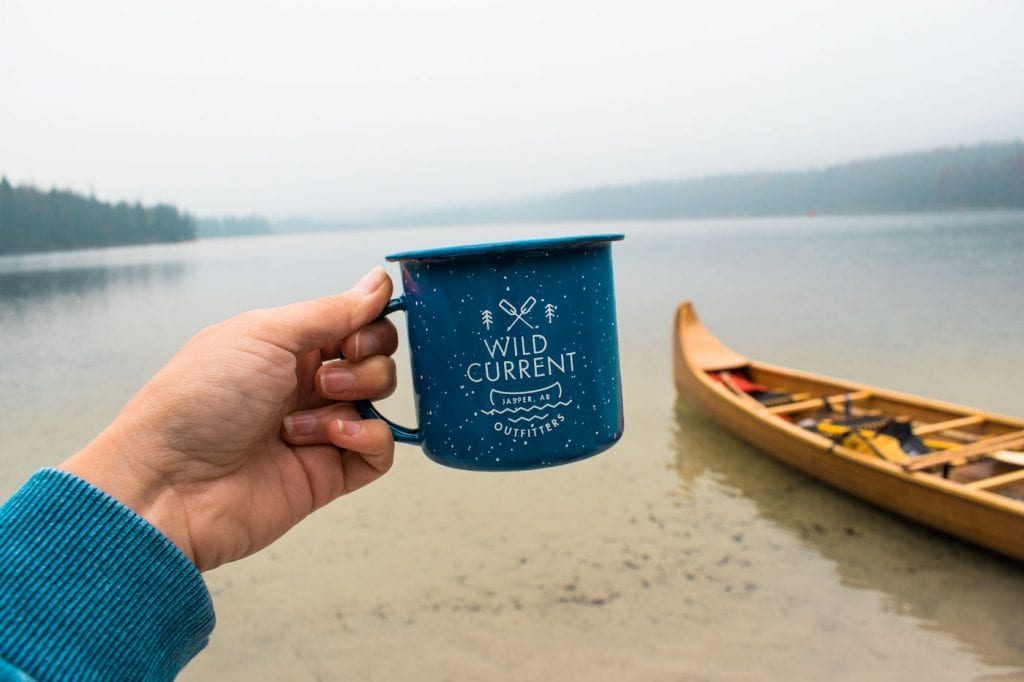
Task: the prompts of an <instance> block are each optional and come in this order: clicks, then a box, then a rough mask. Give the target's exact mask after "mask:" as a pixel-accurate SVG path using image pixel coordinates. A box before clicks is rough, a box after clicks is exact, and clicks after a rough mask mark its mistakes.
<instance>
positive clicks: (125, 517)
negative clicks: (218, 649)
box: [0, 469, 214, 680]
mask: <svg viewBox="0 0 1024 682" xmlns="http://www.w3.org/2000/svg"><path fill="white" fill-rule="evenodd" d="M213 624H214V615H213V605H212V603H211V600H210V594H209V592H208V591H207V589H206V585H205V583H204V582H203V579H202V576H201V575H200V574H199V571H198V570H196V567H195V566H194V565H193V564H192V562H191V561H189V560H188V559H187V558H186V557H185V555H184V554H182V553H181V551H180V550H179V549H178V548H177V547H176V546H175V545H174V544H173V543H172V542H171V541H170V540H168V539H167V538H166V537H165V536H164V535H163V534H162V533H160V532H159V531H158V530H156V528H154V527H153V526H151V525H150V524H149V523H148V522H146V521H145V520H144V519H143V518H142V517H140V516H139V515H137V514H136V513H135V512H133V511H131V510H130V509H128V508H127V507H125V506H124V505H122V504H121V503H120V502H118V501H117V500H115V499H113V498H112V497H110V496H109V495H107V494H106V493H104V492H102V491H100V490H99V489H97V488H95V487H93V486H92V485H90V484H88V483H86V482H85V481H83V480H81V479H79V478H77V477H75V476H72V475H71V474H68V473H66V472H63V471H58V470H56V469H43V470H41V471H39V472H38V473H36V474H35V475H34V476H32V478H30V479H29V480H28V482H27V483H26V484H25V485H24V486H23V487H22V488H21V489H20V490H18V492H16V493H15V494H14V496H13V497H11V499H10V500H8V501H7V503H6V504H4V505H3V506H2V507H0V659H3V660H4V661H6V662H7V663H8V664H10V665H11V666H13V667H14V668H16V669H19V670H21V671H23V672H24V673H26V674H27V675H29V676H31V677H32V678H34V679H37V680H58V679H59V680H69V679H74V680H93V679H95V680H122V679H124V680H167V679H172V678H173V677H174V676H175V675H176V674H177V673H178V672H179V671H180V670H181V668H182V667H184V665H185V664H186V663H188V661H189V660H191V659H192V658H193V657H194V656H195V655H196V654H198V653H199V652H200V651H201V650H202V649H203V647H205V646H206V644H207V642H208V641H209V637H210V633H211V632H212V631H213Z"/></svg>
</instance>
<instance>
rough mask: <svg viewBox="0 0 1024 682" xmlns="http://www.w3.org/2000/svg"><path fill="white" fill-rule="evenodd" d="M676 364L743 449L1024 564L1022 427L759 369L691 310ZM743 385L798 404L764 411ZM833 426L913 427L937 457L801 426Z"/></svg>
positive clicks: (687, 307) (854, 432)
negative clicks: (901, 453) (826, 423)
mask: <svg viewBox="0 0 1024 682" xmlns="http://www.w3.org/2000/svg"><path fill="white" fill-rule="evenodd" d="M673 355H674V372H675V382H676V386H677V388H678V390H679V393H680V395H681V396H683V397H685V398H686V399H688V400H691V401H692V402H694V403H696V404H697V405H698V406H699V407H700V408H702V409H703V410H704V411H705V412H706V413H707V414H709V415H710V416H711V417H712V418H713V419H715V420H716V421H718V422H719V423H720V424H721V425H722V426H724V427H725V428H727V429H728V430H730V431H732V432H733V433H734V434H736V435H737V436H739V437H740V438H742V439H743V440H746V441H748V442H749V443H751V444H753V445H755V446H757V447H758V448H760V449H761V450H763V451H765V452H766V453H768V454H770V455H771V456H773V457H775V458H776V459H778V460H780V461H782V462H784V463H786V464H788V465H790V466H793V467H795V468H797V469H799V470H800V471H803V472H804V473H806V474H808V475H810V476H812V477H815V478H817V479H819V480H821V481H824V482H825V483H828V484H830V485H833V486H835V487H837V488H840V489H842V490H844V491H846V492H848V493H851V494H853V495H856V496H858V497H861V498H862V499H865V500H867V501H869V502H872V503H874V504H877V505H879V506H881V507H884V508H886V509H889V510H890V511H893V512H895V513H898V514H901V515H903V516H906V517H908V518H911V519H914V520H916V521H919V522H922V523H924V524H927V525H929V526H931V527H933V528H937V529H939V530H942V531H945V532H947V533H950V534H952V535H956V536H958V537H960V538H963V539H965V540H968V541H970V542H974V543H976V544H978V545H981V546H984V547H987V548H989V549H993V550H995V551H997V552H1000V553H1002V554H1004V555H1006V556H1010V557H1013V558H1016V559H1019V560H1022V561H1024V464H1022V462H1024V452H1018V451H1020V450H1024V420H1021V419H1017V418H1013V417H1007V416H1003V415H998V414H994V413H990V412H986V411H983V410H977V409H972V408H968V407H963V406H960V405H954V404H951V403H945V402H942V401H938V400H931V399H928V398H923V397H919V396H913V395H909V394H905V393H900V392H897V391H890V390H886V389H882V388H875V387H871V386H865V385H863V384H858V383H856V382H852V381H844V380H842V379H835V378H831V377H826V376H823V375H818V374H813V373H810V372H803V371H799V370H793V369H788V368H785V367H779V366H776V365H770V364H767V363H763V362H759V361H755V360H750V359H748V358H746V357H745V356H743V355H741V354H739V353H737V352H735V351H733V350H731V349H729V348H728V347H726V346H725V345H724V344H723V343H722V342H721V341H719V340H718V339H717V338H715V337H714V336H713V335H712V334H711V333H710V332H709V331H708V330H707V329H705V327H704V326H703V325H702V324H701V322H700V320H699V318H698V317H697V314H696V312H695V311H694V309H693V306H692V304H690V303H689V302H684V303H682V304H681V305H680V306H679V309H678V310H677V313H676V324H675V329H674V343H673ZM712 374H714V375H715V376H714V377H712V376H711V375H712ZM723 375H724V377H723ZM743 384H745V385H747V386H748V387H749V386H751V385H756V386H758V387H761V388H768V389H769V390H770V391H771V393H772V396H773V400H776V399H777V398H776V396H777V394H779V393H782V394H783V396H785V394H789V395H792V396H793V398H792V400H791V402H788V403H784V404H774V405H773V406H771V407H766V406H765V405H763V404H761V403H760V402H759V401H758V400H757V397H756V393H748V392H747V391H744V390H743V388H742V387H741V385H743ZM748 390H750V389H748ZM808 395H809V396H811V397H807V396H808ZM833 418H835V422H836V423H843V422H842V419H840V418H843V419H846V420H848V423H854V422H856V421H857V418H860V421H861V422H862V423H865V422H869V421H871V420H881V421H890V420H893V421H898V422H901V423H905V424H909V425H911V427H912V434H913V435H914V436H916V437H918V438H919V439H920V440H918V442H919V443H921V442H923V443H924V444H925V446H927V448H930V449H931V450H932V451H931V452H926V453H925V454H913V455H905V456H899V457H892V456H890V454H891V453H887V452H884V451H882V450H881V449H880V448H879V447H877V446H876V443H878V442H879V441H877V440H874V441H872V439H877V438H878V436H877V435H876V434H875V432H874V431H869V430H863V431H861V430H860V429H859V427H856V426H853V427H852V428H851V429H849V431H850V433H851V437H850V438H849V439H848V440H842V439H839V440H835V439H834V438H835V436H834V435H833V436H832V437H826V435H823V434H822V433H820V432H819V431H818V430H817V429H815V430H810V429H809V428H804V427H803V426H801V425H800V424H801V423H803V424H804V425H805V426H806V425H808V424H811V425H813V424H815V423H816V421H818V420H822V419H824V420H831V419H833ZM903 428H904V430H905V431H906V429H907V428H908V427H907V426H904V427H903ZM837 430H838V431H840V432H842V431H843V429H832V430H831V431H833V432H834V431H837ZM865 439H867V440H868V441H869V442H868V443H867V444H866V445H865V444H863V441H864V440H865ZM911 440H914V439H911ZM858 444H861V445H862V447H857V446H858ZM890 460H891V461H890Z"/></svg>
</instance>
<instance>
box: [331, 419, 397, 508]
mask: <svg viewBox="0 0 1024 682" xmlns="http://www.w3.org/2000/svg"><path fill="white" fill-rule="evenodd" d="M328 435H329V436H330V437H331V442H332V443H334V444H335V445H337V446H338V447H339V448H342V451H341V462H342V466H343V468H344V469H345V485H344V491H343V493H350V492H352V491H353V490H358V489H359V488H362V487H363V486H364V485H366V484H367V483H372V482H373V481H375V480H377V479H378V478H380V477H381V476H383V475H384V474H385V473H387V471H388V470H389V469H390V468H391V465H392V464H394V461H395V441H394V438H392V436H391V429H389V428H388V425H387V424H385V423H384V422H382V421H381V420H379V419H361V420H352V421H349V420H339V421H335V422H333V423H332V424H331V425H330V426H329V427H328Z"/></svg>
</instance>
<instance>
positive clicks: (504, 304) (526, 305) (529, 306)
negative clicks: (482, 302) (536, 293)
mask: <svg viewBox="0 0 1024 682" xmlns="http://www.w3.org/2000/svg"><path fill="white" fill-rule="evenodd" d="M535 305H537V299H535V298H534V297H533V296H531V297H530V298H528V299H526V300H525V301H523V304H522V305H521V306H519V307H518V308H516V307H515V306H514V305H512V304H511V303H509V302H508V301H507V300H505V299H504V298H503V299H501V300H500V301H498V307H499V308H501V310H502V311H503V312H505V313H508V314H509V315H511V316H512V317H513V318H515V319H513V320H512V324H510V325H509V326H508V328H507V329H506V330H505V331H507V332H509V331H512V327H514V326H516V323H517V322H522V323H523V324H525V325H526V326H527V327H529V328H530V329H535V327H534V326H533V325H532V324H530V322H529V321H528V320H527V319H526V318H524V317H523V315H526V314H527V313H528V312H530V311H531V310H533V306H535Z"/></svg>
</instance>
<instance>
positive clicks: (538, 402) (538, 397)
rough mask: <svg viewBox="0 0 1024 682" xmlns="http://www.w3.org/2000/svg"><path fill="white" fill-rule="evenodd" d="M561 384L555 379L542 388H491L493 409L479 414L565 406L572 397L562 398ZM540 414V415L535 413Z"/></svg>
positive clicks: (509, 412)
mask: <svg viewBox="0 0 1024 682" xmlns="http://www.w3.org/2000/svg"><path fill="white" fill-rule="evenodd" d="M562 394H563V391H562V384H561V382H558V381H556V382H555V383H553V384H550V385H548V386H545V387H543V388H536V389H533V390H530V391H499V390H498V389H496V388H492V389H491V392H490V394H489V399H490V402H491V405H492V407H493V408H494V409H490V410H481V411H480V413H481V414H486V415H495V414H514V413H516V412H540V411H543V410H553V409H556V408H558V407H565V406H566V405H571V404H572V399H571V398H570V399H568V400H562ZM536 416H542V415H536Z"/></svg>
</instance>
